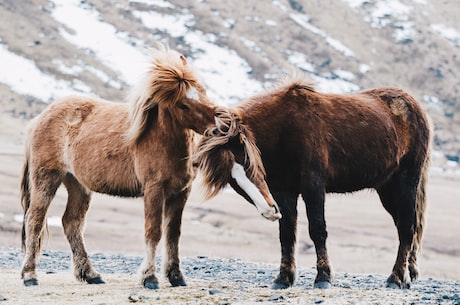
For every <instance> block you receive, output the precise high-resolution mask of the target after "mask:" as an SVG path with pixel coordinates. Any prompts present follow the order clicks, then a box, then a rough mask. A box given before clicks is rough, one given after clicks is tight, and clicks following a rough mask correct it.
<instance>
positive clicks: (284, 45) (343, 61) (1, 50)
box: [0, 0, 460, 171]
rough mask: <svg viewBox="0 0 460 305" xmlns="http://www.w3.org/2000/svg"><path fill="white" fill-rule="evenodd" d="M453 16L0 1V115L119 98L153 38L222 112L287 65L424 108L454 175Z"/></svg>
mask: <svg viewBox="0 0 460 305" xmlns="http://www.w3.org/2000/svg"><path fill="white" fill-rule="evenodd" d="M459 15H460V5H458V3H457V2H456V1H454V0H452V1H428V0H379V1H377V0H328V1H321V2H320V1H307V0H304V1H300V0H297V1H296V0H285V1H283V0H273V1H267V2H265V3H263V4H259V3H257V4H252V3H250V1H240V0H238V1H229V2H225V3H223V2H222V1H217V0H215V1H210V0H201V1H195V0H186V1H174V0H171V1H166V0H124V1H110V0H92V1H85V0H50V1H48V0H33V1H27V2H26V1H13V0H0V94H1V95H2V96H3V100H2V102H1V103H0V105H1V109H2V115H13V116H26V117H28V118H30V117H32V116H34V115H35V114H36V113H37V112H39V111H40V110H41V109H42V108H43V106H44V105H45V104H46V103H50V102H51V101H53V100H54V99H56V98H58V97H60V96H63V95H67V94H71V93H77V94H85V95H97V96H100V97H103V98H106V99H110V100H116V101H122V100H123V99H124V96H125V95H126V93H127V91H128V89H129V87H130V86H131V85H132V84H133V83H134V82H135V81H136V79H137V77H138V76H139V75H140V74H141V73H142V72H143V71H144V69H146V67H147V64H148V48H149V46H150V45H152V44H153V42H154V41H161V42H164V43H167V44H169V45H170V46H171V47H172V48H175V49H177V50H179V51H180V52H182V53H184V54H185V55H186V57H187V58H188V59H189V60H190V61H191V63H192V64H193V65H194V66H195V67H196V69H197V70H198V72H199V74H200V76H201V77H202V78H203V81H204V83H205V84H206V86H207V87H208V93H209V96H210V97H211V98H212V100H213V101H215V102H216V103H218V104H222V105H232V104H235V103H237V102H239V101H241V100H242V99H244V98H246V97H248V96H250V95H252V94H254V93H257V92H260V91H261V90H263V88H264V87H267V86H270V84H272V83H273V82H274V81H276V79H277V78H279V77H280V76H281V75H282V74H284V73H289V72H290V71H293V70H301V71H304V72H305V73H307V74H308V75H310V77H311V78H312V80H313V81H314V82H315V83H316V84H317V87H318V89H319V90H321V91H324V92H336V93H346V92H353V91H357V90H360V89H364V88H369V87H376V86H398V87H402V88H404V89H406V90H407V91H409V92H411V93H412V94H414V96H416V97H417V98H418V99H419V100H420V101H422V102H423V103H424V105H425V108H426V109H427V110H428V111H429V112H430V114H431V116H432V117H433V121H434V123H435V126H436V137H435V149H436V156H437V159H440V160H444V161H443V164H444V167H445V166H447V168H450V170H451V171H455V170H458V168H459V164H458V163H459V159H460V136H459V133H460V120H459V118H458V116H459V115H460V102H459V97H458V96H459V90H460V81H459V79H460V77H458V73H459V72H458V71H460V69H459V68H460V58H459V56H458V55H460V52H459V51H460V21H459V20H458V18H457V17H458V16H459ZM31 105H42V106H34V107H32V106H31ZM447 161H449V162H447Z"/></svg>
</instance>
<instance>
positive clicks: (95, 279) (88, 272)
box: [62, 174, 104, 284]
mask: <svg viewBox="0 0 460 305" xmlns="http://www.w3.org/2000/svg"><path fill="white" fill-rule="evenodd" d="M64 185H65V187H66V189H67V193H68V199H67V207H66V210H65V212H64V216H63V217H62V225H63V227H64V233H65V235H66V237H67V240H68V241H69V244H70V248H71V249H72V257H73V265H74V273H75V277H76V278H77V279H78V280H80V281H86V282H87V283H89V284H104V281H103V280H102V279H101V276H100V275H99V273H97V272H96V271H95V270H94V268H93V266H92V265H91V262H90V260H89V258H88V253H87V252H86V249H85V244H84V239H83V226H84V224H85V217H86V213H87V212H88V209H89V201H90V200H91V193H90V191H89V190H87V189H86V188H85V187H84V186H82V185H81V184H80V183H79V182H78V181H77V179H75V177H74V176H72V175H71V174H67V175H66V177H65V179H64Z"/></svg>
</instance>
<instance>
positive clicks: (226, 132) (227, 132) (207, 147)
mask: <svg viewBox="0 0 460 305" xmlns="http://www.w3.org/2000/svg"><path fill="white" fill-rule="evenodd" d="M215 120H216V126H215V127H212V128H209V129H208V130H206V132H205V133H204V135H203V137H202V138H201V139H200V141H199V143H198V146H197V149H196V151H195V153H194V156H193V157H194V162H195V163H196V164H199V168H200V170H201V172H202V174H203V182H204V187H205V194H206V198H208V199H209V198H212V197H214V196H215V195H217V193H218V192H219V191H220V190H221V189H222V188H224V187H225V185H226V184H227V183H228V181H229V179H230V177H229V176H228V175H226V173H230V172H231V167H233V163H234V161H235V160H234V157H233V156H231V155H229V152H228V150H227V149H225V148H224V145H225V144H227V143H228V142H230V141H231V140H232V139H235V138H237V139H238V141H239V143H241V144H242V145H244V154H245V160H244V162H245V164H244V166H245V168H246V170H247V174H248V176H249V178H250V179H251V180H255V179H261V178H264V177H265V168H264V166H263V163H262V158H261V156H260V151H259V149H258V147H257V146H256V143H255V138H254V136H253V134H252V132H251V131H250V130H249V129H248V128H247V127H245V126H244V125H243V124H242V122H241V119H240V118H239V116H238V115H237V114H236V113H235V112H233V111H231V110H229V109H224V108H220V109H218V110H217V111H216V118H215Z"/></svg>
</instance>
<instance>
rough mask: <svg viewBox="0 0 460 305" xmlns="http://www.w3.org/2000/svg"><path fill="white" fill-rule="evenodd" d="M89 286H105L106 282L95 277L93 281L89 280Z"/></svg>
mask: <svg viewBox="0 0 460 305" xmlns="http://www.w3.org/2000/svg"><path fill="white" fill-rule="evenodd" d="M86 282H87V283H88V284H105V282H104V281H103V280H102V279H101V278H100V277H95V278H93V279H87V280H86Z"/></svg>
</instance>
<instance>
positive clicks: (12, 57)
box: [0, 44, 78, 103]
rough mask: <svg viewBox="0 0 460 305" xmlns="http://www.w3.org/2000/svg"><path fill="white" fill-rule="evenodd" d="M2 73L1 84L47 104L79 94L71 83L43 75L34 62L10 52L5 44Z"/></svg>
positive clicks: (0, 65) (0, 63) (1, 49)
mask: <svg viewBox="0 0 460 305" xmlns="http://www.w3.org/2000/svg"><path fill="white" fill-rule="evenodd" d="M0 71H2V73H0V82H1V83H4V84H6V85H7V86H9V87H10V88H11V90H13V91H15V92H17V93H19V94H23V95H30V96H33V97H35V98H38V99H40V100H42V101H44V102H47V103H49V102H51V101H52V100H54V99H56V98H59V97H63V96H66V95H70V94H78V88H75V89H73V88H72V84H71V83H69V82H67V81H63V80H57V79H55V78H54V77H52V76H50V75H47V74H45V73H43V72H42V71H40V69H38V67H37V66H36V65H35V62H34V61H32V60H29V59H26V58H24V57H22V56H19V55H17V54H15V53H13V52H10V51H9V50H8V47H7V46H5V45H4V44H0ZM6 71H7V72H6Z"/></svg>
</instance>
